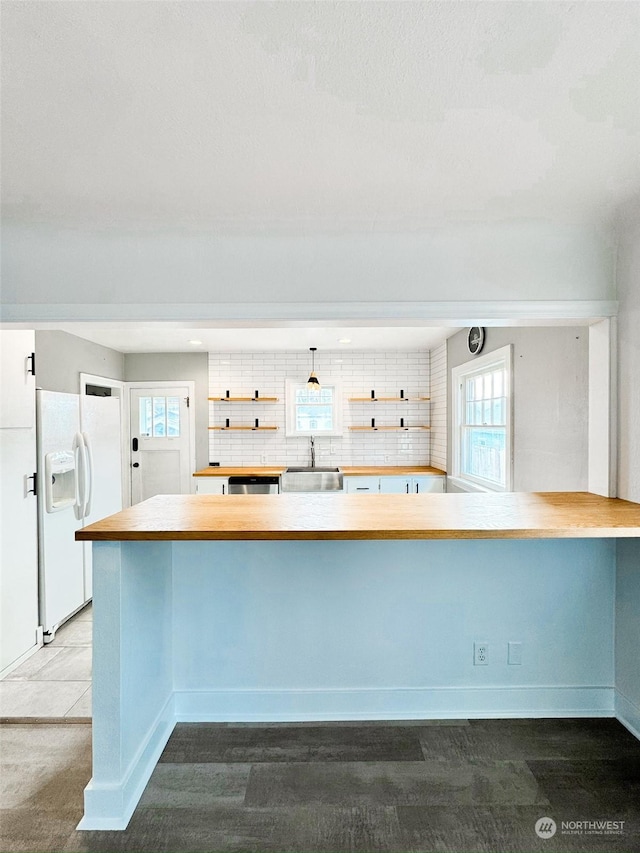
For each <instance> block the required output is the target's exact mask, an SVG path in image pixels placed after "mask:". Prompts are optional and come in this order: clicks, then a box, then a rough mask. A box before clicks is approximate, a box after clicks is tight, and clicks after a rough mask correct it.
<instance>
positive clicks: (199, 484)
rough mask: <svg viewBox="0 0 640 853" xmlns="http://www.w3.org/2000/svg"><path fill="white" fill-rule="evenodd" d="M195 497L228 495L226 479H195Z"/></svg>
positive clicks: (227, 481)
mask: <svg viewBox="0 0 640 853" xmlns="http://www.w3.org/2000/svg"><path fill="white" fill-rule="evenodd" d="M196 494H197V495H227V494H229V478H228V477H196Z"/></svg>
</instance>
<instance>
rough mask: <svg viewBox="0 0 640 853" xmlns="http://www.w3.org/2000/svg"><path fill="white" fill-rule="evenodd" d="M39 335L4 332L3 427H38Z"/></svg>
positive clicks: (0, 348)
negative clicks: (35, 373)
mask: <svg viewBox="0 0 640 853" xmlns="http://www.w3.org/2000/svg"><path fill="white" fill-rule="evenodd" d="M34 350H35V332H33V331H28V330H27V331H13V330H12V331H5V330H2V331H0V389H1V390H0V428H8V429H31V428H32V427H35V418H36V410H35V391H36V380H35V377H34V376H33V374H32V373H31V370H32V368H33V362H32V361H31V359H30V358H29V357H30V356H31V355H32V353H33V352H34Z"/></svg>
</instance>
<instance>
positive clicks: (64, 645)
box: [0, 604, 92, 722]
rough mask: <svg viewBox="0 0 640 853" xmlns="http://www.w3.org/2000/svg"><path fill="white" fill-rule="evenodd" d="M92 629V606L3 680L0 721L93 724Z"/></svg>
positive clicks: (65, 625) (1, 684)
mask: <svg viewBox="0 0 640 853" xmlns="http://www.w3.org/2000/svg"><path fill="white" fill-rule="evenodd" d="M91 630H92V610H91V605H90V604H88V605H87V606H86V607H84V608H83V609H82V610H81V611H80V612H79V613H77V614H76V615H75V616H74V617H73V618H72V619H70V620H69V621H68V622H67V623H66V624H64V625H63V626H62V627H61V628H60V629H59V630H58V631H57V632H56V636H55V638H54V640H53V642H51V643H50V644H49V645H47V646H44V647H43V648H41V649H38V651H37V652H35V654H33V655H31V657H30V658H28V659H27V660H26V661H25V662H24V663H23V664H21V665H20V666H19V667H18V668H17V669H14V670H13V672H11V673H9V675H7V676H5V678H4V679H3V680H2V681H0V721H3V722H4V721H19V720H36V719H50V718H54V717H55V718H57V719H61V718H64V719H66V720H67V721H69V722H72V721H77V722H89V721H90V720H91Z"/></svg>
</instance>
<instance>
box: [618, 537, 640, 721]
mask: <svg viewBox="0 0 640 853" xmlns="http://www.w3.org/2000/svg"><path fill="white" fill-rule="evenodd" d="M615 660H616V690H617V697H616V700H617V703H616V710H617V712H618V714H619V715H620V716H621V717H622V718H623V719H624V721H625V723H626V724H627V725H628V726H629V727H630V728H632V729H633V730H634V731H635V733H636V735H637V736H638V737H640V540H638V539H621V540H620V541H619V542H618V568H617V576H616V645H615Z"/></svg>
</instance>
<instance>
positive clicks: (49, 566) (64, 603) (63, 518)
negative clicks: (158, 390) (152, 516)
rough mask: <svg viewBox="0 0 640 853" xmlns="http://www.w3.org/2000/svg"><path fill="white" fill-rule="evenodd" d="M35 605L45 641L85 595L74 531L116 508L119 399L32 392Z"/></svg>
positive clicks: (87, 576) (83, 559)
mask: <svg viewBox="0 0 640 853" xmlns="http://www.w3.org/2000/svg"><path fill="white" fill-rule="evenodd" d="M36 435H37V449H38V586H39V591H38V600H39V616H40V624H41V625H42V627H43V630H44V640H45V642H50V641H51V640H52V639H53V637H54V635H55V632H56V630H57V628H58V626H59V625H60V624H61V623H63V622H65V621H66V620H67V619H68V618H69V617H70V616H72V615H73V614H74V613H75V612H76V611H77V610H79V608H81V607H82V606H83V605H84V604H85V603H86V602H87V601H89V599H90V598H91V594H92V582H91V550H90V543H84V542H76V541H75V532H76V530H77V529H78V528H80V527H84V526H85V525H86V524H90V523H91V522H92V521H96V520H97V519H99V518H103V517H104V516H106V515H111V514H112V513H114V512H118V511H119V510H120V509H122V461H121V437H120V436H121V426H120V400H119V398H118V397H94V396H89V395H83V396H82V397H81V396H80V395H78V394H64V393H61V392H57V391H42V390H39V391H37V392H36Z"/></svg>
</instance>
